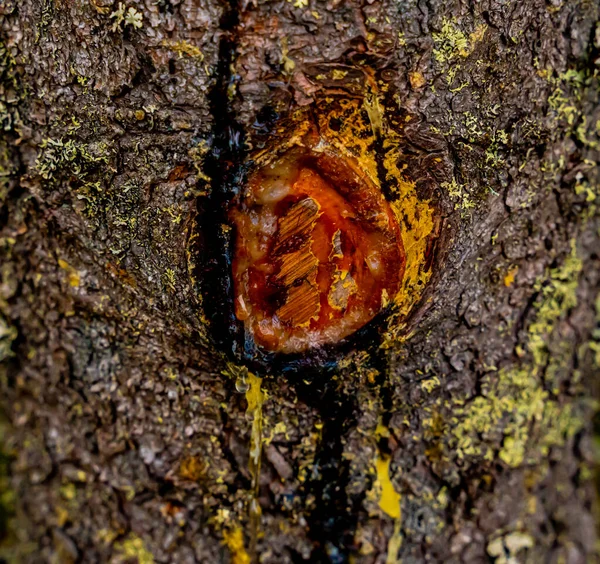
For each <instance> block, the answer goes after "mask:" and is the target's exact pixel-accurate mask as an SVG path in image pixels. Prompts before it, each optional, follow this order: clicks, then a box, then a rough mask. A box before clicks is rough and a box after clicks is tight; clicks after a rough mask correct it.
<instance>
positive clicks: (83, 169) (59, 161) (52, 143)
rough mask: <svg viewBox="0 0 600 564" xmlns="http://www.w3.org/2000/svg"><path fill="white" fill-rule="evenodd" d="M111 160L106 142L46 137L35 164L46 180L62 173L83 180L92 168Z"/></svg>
mask: <svg viewBox="0 0 600 564" xmlns="http://www.w3.org/2000/svg"><path fill="white" fill-rule="evenodd" d="M108 162H109V147H108V145H107V144H106V143H98V144H86V143H81V142H78V141H75V140H73V139H68V140H67V141H63V140H62V139H45V140H44V141H42V143H41V145H40V153H39V155H38V158H37V160H36V163H35V166H36V170H37V172H38V173H39V174H40V176H41V177H42V178H44V179H45V180H50V179H52V178H54V177H55V176H56V175H58V174H60V173H65V172H66V173H69V174H72V175H74V176H75V177H77V178H78V179H80V180H83V179H84V178H85V176H86V174H87V173H88V172H89V170H90V169H92V168H94V167H97V166H99V165H106V164H108Z"/></svg>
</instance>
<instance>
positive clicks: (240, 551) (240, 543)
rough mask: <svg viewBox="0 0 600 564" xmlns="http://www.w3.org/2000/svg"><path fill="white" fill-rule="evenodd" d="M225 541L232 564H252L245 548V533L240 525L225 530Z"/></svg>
mask: <svg viewBox="0 0 600 564" xmlns="http://www.w3.org/2000/svg"><path fill="white" fill-rule="evenodd" d="M223 541H224V542H225V544H226V545H227V548H228V549H229V552H230V553H231V563H232V564H250V562H251V559H250V556H249V555H248V552H247V551H246V548H245V546H244V533H243V531H242V528H241V527H240V526H239V525H235V526H234V527H232V528H230V529H223Z"/></svg>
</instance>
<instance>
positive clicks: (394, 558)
mask: <svg viewBox="0 0 600 564" xmlns="http://www.w3.org/2000/svg"><path fill="white" fill-rule="evenodd" d="M400 523H401V521H400V519H396V521H394V532H393V533H392V536H391V537H390V540H389V541H388V545H387V558H386V559H385V564H396V563H397V562H398V551H399V550H400V547H401V546H402V535H401V534H400Z"/></svg>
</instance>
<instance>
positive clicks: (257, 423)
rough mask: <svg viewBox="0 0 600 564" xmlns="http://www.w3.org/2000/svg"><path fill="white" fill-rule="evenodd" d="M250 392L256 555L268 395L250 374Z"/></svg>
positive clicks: (252, 524)
mask: <svg viewBox="0 0 600 564" xmlns="http://www.w3.org/2000/svg"><path fill="white" fill-rule="evenodd" d="M246 381H247V383H248V386H249V387H248V391H247V392H246V401H247V402H248V408H247V409H246V413H247V414H248V415H250V416H251V417H252V432H251V433H250V459H249V461H248V468H249V470H250V474H251V476H252V500H251V501H250V512H249V513H250V553H251V554H256V542H257V539H258V532H259V528H260V516H261V509H260V504H259V503H258V494H259V487H260V480H259V478H260V463H261V453H262V427H263V413H262V407H263V404H264V402H265V400H266V399H267V394H266V393H265V392H264V391H263V390H262V389H261V385H262V379H261V378H259V377H258V376H255V375H254V374H252V373H250V372H248V376H247V379H246Z"/></svg>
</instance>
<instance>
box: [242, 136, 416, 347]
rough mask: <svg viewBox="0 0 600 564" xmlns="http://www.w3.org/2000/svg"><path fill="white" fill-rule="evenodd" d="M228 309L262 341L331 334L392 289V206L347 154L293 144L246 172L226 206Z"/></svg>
mask: <svg viewBox="0 0 600 564" xmlns="http://www.w3.org/2000/svg"><path fill="white" fill-rule="evenodd" d="M231 220H232V222H233V224H234V226H235V228H236V242H235V256H234V260H233V278H234V292H235V314H236V317H237V318H238V319H239V320H240V321H242V322H243V323H244V327H245V330H246V333H247V335H250V336H251V337H252V338H253V339H254V342H255V343H256V344H257V345H258V346H260V347H262V348H263V349H265V350H267V351H273V352H282V353H296V352H303V351H306V350H308V349H310V348H313V347H319V346H321V345H325V344H331V343H337V342H339V341H340V340H342V339H344V338H345V337H347V336H349V335H350V334H352V333H354V332H355V331H356V330H357V329H360V328H361V327H363V326H364V325H365V324H366V323H368V322H369V321H370V320H371V319H373V317H374V316H375V315H377V314H378V313H379V312H380V311H381V310H382V308H383V307H385V306H386V305H387V303H388V302H389V300H390V299H393V298H394V296H395V295H396V293H397V292H398V290H399V287H400V283H401V281H402V276H403V273H404V265H405V254H404V249H403V245H402V237H401V234H400V230H399V227H398V224H397V221H396V216H395V214H394V213H393V211H392V210H391V208H390V206H389V205H388V203H387V201H386V200H385V198H384V197H383V195H382V193H381V191H380V190H379V188H378V187H377V186H376V185H375V183H374V182H373V181H372V180H371V179H370V178H369V177H368V176H367V175H366V174H365V173H364V171H362V170H360V167H359V165H358V163H357V162H355V161H354V162H353V160H352V159H351V158H348V157H342V156H340V155H339V154H336V153H335V152H334V151H332V150H331V149H330V148H328V147H327V146H325V147H320V146H319V144H318V143H315V144H313V146H308V147H307V146H306V145H305V146H299V147H296V148H293V149H290V150H288V151H287V152H286V153H285V154H284V155H283V156H280V157H278V158H276V159H274V160H273V161H272V162H270V163H267V164H264V165H263V166H262V167H260V168H258V169H257V170H255V171H254V172H253V173H251V174H250V176H249V178H248V181H247V183H246V186H245V187H244V194H243V197H242V199H241V201H240V202H239V203H238V205H237V206H236V207H235V208H234V209H233V210H232V212H231Z"/></svg>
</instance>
